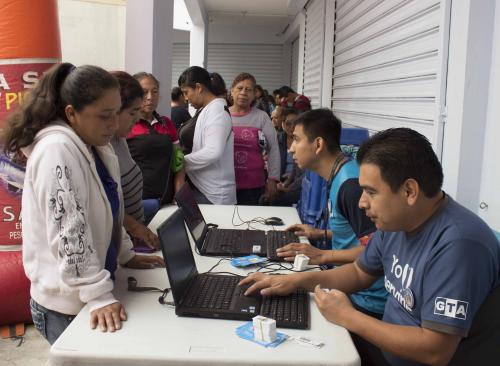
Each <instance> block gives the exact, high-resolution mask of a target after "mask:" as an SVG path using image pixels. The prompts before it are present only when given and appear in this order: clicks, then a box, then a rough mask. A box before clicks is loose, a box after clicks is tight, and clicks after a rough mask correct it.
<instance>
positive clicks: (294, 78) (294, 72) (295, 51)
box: [290, 38, 299, 91]
mask: <svg viewBox="0 0 500 366" xmlns="http://www.w3.org/2000/svg"><path fill="white" fill-rule="evenodd" d="M298 78H299V38H297V39H296V40H294V41H293V42H292V59H291V60H290V87H291V88H292V89H293V90H295V91H297V87H298V83H299V80H298Z"/></svg>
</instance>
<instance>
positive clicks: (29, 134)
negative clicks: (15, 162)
mask: <svg viewBox="0 0 500 366" xmlns="http://www.w3.org/2000/svg"><path fill="white" fill-rule="evenodd" d="M111 88H117V89H118V88H119V85H118V81H117V80H116V78H115V77H113V76H112V75H111V74H109V73H108V72H107V71H105V70H104V69H101V68H100V67H97V66H89V65H86V66H80V67H77V68H76V67H75V66H73V65H72V64H70V63H61V64H57V65H55V66H53V67H52V68H50V69H49V71H47V72H46V73H45V74H44V75H43V76H42V78H41V79H40V80H39V81H38V83H37V84H36V86H35V87H34V88H33V89H32V90H31V91H30V92H28V93H27V94H26V97H25V98H24V101H23V104H22V105H21V106H20V107H19V108H18V109H17V110H16V111H15V112H14V113H13V114H11V115H10V116H9V117H8V118H7V123H6V126H5V129H4V131H3V134H2V144H3V149H4V152H5V153H7V154H9V153H17V152H18V151H19V149H20V148H22V147H25V146H28V145H30V144H31V143H32V142H33V141H34V139H35V136H36V134H37V133H38V132H39V131H40V130H42V129H43V128H45V127H46V126H48V125H49V124H51V123H52V122H54V121H55V120H58V119H59V120H63V121H65V122H68V121H67V118H66V114H65V108H66V106H67V105H72V106H73V108H74V109H75V110H76V111H77V112H80V111H81V110H82V109H83V108H85V107H86V106H87V105H89V104H92V103H93V102H95V101H96V100H97V99H99V98H100V97H101V96H102V94H103V93H104V91H105V90H108V89H111Z"/></svg>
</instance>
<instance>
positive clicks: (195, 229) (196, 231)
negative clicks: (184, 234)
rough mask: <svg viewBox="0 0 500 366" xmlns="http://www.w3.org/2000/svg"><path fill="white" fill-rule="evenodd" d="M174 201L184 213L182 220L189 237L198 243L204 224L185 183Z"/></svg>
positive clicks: (191, 193)
mask: <svg viewBox="0 0 500 366" xmlns="http://www.w3.org/2000/svg"><path fill="white" fill-rule="evenodd" d="M175 200H176V202H177V205H178V206H179V207H180V208H181V209H182V212H183V213H184V220H185V221H186V225H187V226H188V228H189V231H191V235H193V238H194V241H195V242H196V243H200V239H201V236H202V235H203V230H204V229H205V226H206V223H205V220H204V219H203V215H202V214H201V211H200V208H199V207H198V203H197V202H196V200H195V198H194V195H193V192H192V191H191V188H190V187H189V184H187V183H185V184H184V185H183V186H182V188H181V189H180V190H179V191H178V192H177V193H176V194H175Z"/></svg>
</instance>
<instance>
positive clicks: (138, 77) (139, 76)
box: [133, 71, 160, 89]
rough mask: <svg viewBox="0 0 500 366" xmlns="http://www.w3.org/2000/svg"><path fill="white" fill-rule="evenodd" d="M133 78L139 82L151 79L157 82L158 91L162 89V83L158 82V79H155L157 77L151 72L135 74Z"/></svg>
mask: <svg viewBox="0 0 500 366" xmlns="http://www.w3.org/2000/svg"><path fill="white" fill-rule="evenodd" d="M133 76H134V78H135V79H136V80H137V81H138V82H141V80H142V79H145V78H149V79H151V80H153V81H154V82H155V84H156V87H157V88H158V89H159V88H160V82H159V81H158V79H157V78H155V76H154V75H153V74H151V73H149V72H145V71H141V72H138V73H136V74H134V75H133Z"/></svg>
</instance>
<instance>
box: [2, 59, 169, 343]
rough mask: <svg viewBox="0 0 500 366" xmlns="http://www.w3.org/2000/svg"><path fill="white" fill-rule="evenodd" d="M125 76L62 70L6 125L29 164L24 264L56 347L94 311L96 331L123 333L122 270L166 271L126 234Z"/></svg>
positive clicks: (38, 316)
mask: <svg viewBox="0 0 500 366" xmlns="http://www.w3.org/2000/svg"><path fill="white" fill-rule="evenodd" d="M120 106H121V100H120V89H119V85H118V82H117V80H116V78H114V77H113V76H112V75H110V74H109V73H108V72H106V71H105V70H103V69H101V68H99V67H95V66H81V67H78V68H75V67H74V66H73V65H71V64H68V63H63V64H59V65H56V66H54V67H53V68H52V69H51V70H49V71H48V72H47V73H46V74H44V76H43V77H42V78H41V79H40V81H39V82H38V84H37V85H36V87H35V88H34V89H33V90H32V91H31V92H30V93H29V94H28V95H27V96H26V99H25V101H24V103H23V105H22V107H21V108H20V109H19V110H18V111H17V112H16V113H14V114H13V115H11V116H10V118H9V119H8V121H7V125H6V128H5V131H4V136H3V140H4V141H3V143H4V149H5V152H6V153H17V152H19V151H20V150H21V151H22V152H23V153H24V154H25V155H26V156H27V158H28V162H27V165H26V175H25V180H24V190H23V198H22V208H23V209H22V222H23V264H24V269H25V272H26V275H27V276H28V278H29V279H30V281H31V289H30V293H31V302H30V305H31V312H32V316H33V321H34V323H35V326H36V327H37V329H38V330H39V331H40V332H41V334H42V335H43V336H44V337H45V338H46V339H47V340H48V341H49V342H50V343H51V344H52V343H53V342H55V340H56V339H57V338H58V337H59V335H60V334H61V333H62V332H63V331H64V329H65V328H66V327H67V326H68V325H69V323H70V322H71V320H72V319H73V317H74V316H75V315H76V314H78V312H79V311H80V309H81V308H82V307H83V306H84V305H85V304H88V305H89V310H90V312H91V315H90V321H91V327H92V328H96V327H97V326H99V328H100V329H101V330H102V331H111V332H113V331H114V330H117V329H120V328H121V322H122V321H124V320H126V318H127V315H126V312H125V309H124V308H123V306H122V305H121V304H120V303H119V302H118V300H116V299H115V298H114V296H113V294H112V293H111V291H112V289H113V280H112V278H113V273H114V270H115V269H116V267H117V263H120V264H122V265H127V266H130V267H135V268H151V267H152V266H156V265H162V264H163V260H162V259H161V258H160V257H144V256H134V253H133V252H132V251H131V250H130V248H131V247H132V243H131V241H130V238H129V237H128V235H127V234H126V233H125V231H124V230H123V227H122V221H123V201H122V200H121V199H120V198H121V194H122V192H121V188H120V184H117V183H119V182H120V170H119V166H118V161H117V158H116V156H115V154H114V152H113V149H112V148H111V146H110V145H109V142H110V140H111V138H112V137H113V136H114V134H115V132H116V130H117V128H118V118H117V116H118V113H119V111H120Z"/></svg>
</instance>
